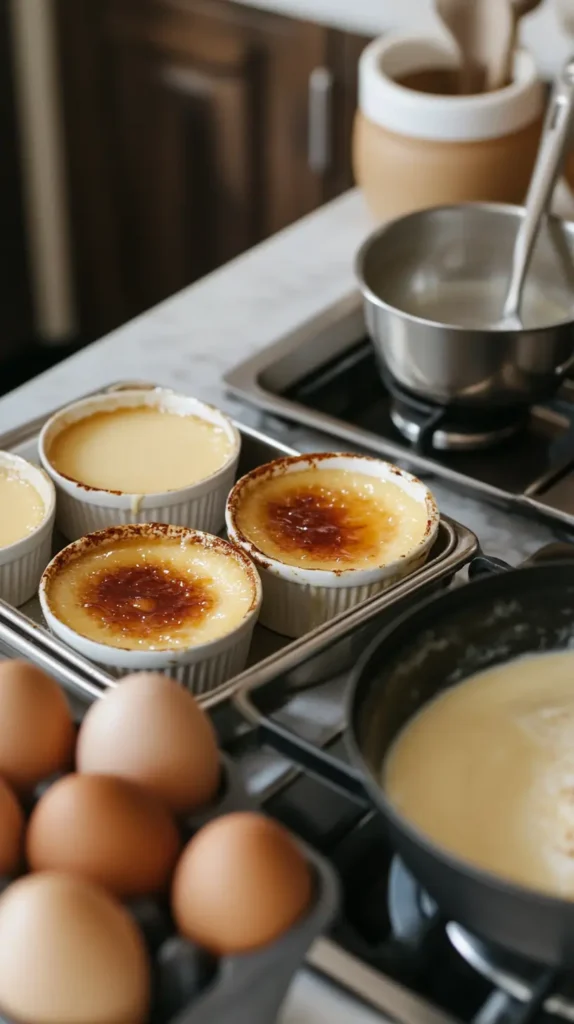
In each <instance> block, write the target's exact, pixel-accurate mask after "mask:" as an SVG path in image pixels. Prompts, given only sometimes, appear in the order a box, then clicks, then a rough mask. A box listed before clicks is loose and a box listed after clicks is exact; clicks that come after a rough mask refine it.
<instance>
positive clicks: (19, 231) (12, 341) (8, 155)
mask: <svg viewBox="0 0 574 1024" xmlns="http://www.w3.org/2000/svg"><path fill="white" fill-rule="evenodd" d="M13 70H14V69H13V66H12V53H11V33H10V17H9V4H8V0H0V153H1V159H0V360H1V359H2V358H3V357H4V356H6V355H8V354H10V353H12V352H14V351H19V350H20V351H21V349H22V346H23V345H26V344H27V343H28V342H30V341H31V340H32V338H33V335H34V323H33V308H32V295H31V289H30V280H29V267H28V255H27V247H26V225H25V217H24V207H23V196H22V185H21V182H22V168H21V159H20V138H19V134H18V127H17V116H16V97H15V92H14V76H13ZM2 391H3V387H2V380H1V372H0V394H1V393H2Z"/></svg>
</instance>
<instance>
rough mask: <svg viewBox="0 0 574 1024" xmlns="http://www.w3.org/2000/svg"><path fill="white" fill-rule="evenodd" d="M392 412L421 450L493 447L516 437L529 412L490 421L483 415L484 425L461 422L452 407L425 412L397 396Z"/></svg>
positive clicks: (396, 425) (396, 423)
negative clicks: (454, 415) (523, 414)
mask: <svg viewBox="0 0 574 1024" xmlns="http://www.w3.org/2000/svg"><path fill="white" fill-rule="evenodd" d="M389 414H390V417H391V420H392V422H393V424H394V426H395V427H396V428H397V430H398V431H399V433H400V434H402V435H403V437H405V438H406V439H407V441H410V443H411V444H412V445H414V446H415V447H416V448H418V449H419V450H421V451H422V450H425V451H426V450H430V449H434V450H436V451H479V450H480V449H484V448H492V447H494V446H495V445H497V444H500V443H501V442H502V441H506V440H508V438H510V437H514V435H515V434H517V433H519V431H520V430H522V428H523V426H524V424H525V422H526V416H521V417H519V418H516V417H515V416H513V417H512V418H511V417H509V415H508V414H507V413H505V414H504V416H494V418H491V419H489V421H488V423H487V422H486V421H485V420H484V417H483V418H482V425H480V424H479V422H477V421H476V420H475V421H474V422H473V420H470V421H468V422H466V423H465V421H464V420H463V419H461V420H460V422H457V418H455V417H453V416H452V411H449V410H448V409H440V408H438V409H437V410H436V411H435V410H433V411H432V412H430V413H427V414H425V413H422V414H421V413H420V412H418V411H417V410H416V409H414V408H412V406H411V404H410V402H409V403H406V402H404V401H403V400H401V399H396V398H395V399H394V400H393V403H392V405H391V408H390V413H389ZM439 424H440V425H439Z"/></svg>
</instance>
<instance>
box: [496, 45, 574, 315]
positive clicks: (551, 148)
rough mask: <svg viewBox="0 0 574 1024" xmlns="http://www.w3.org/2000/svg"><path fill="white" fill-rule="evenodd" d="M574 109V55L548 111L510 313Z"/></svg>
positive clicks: (514, 307)
mask: <svg viewBox="0 0 574 1024" xmlns="http://www.w3.org/2000/svg"><path fill="white" fill-rule="evenodd" d="M573 108H574V57H572V58H570V60H569V61H568V62H567V63H566V64H565V66H564V68H563V69H562V73H561V75H560V76H559V78H558V80H557V82H556V85H555V86H554V90H553V92H552V96H551V99H550V104H549V107H548V112H547V114H546V119H545V122H544V128H543V131H542V139H541V142H540V150H539V153H538V157H537V159H536V166H535V168H534V173H533V175H532V180H531V182H530V187H529V189H528V195H527V197H526V203H525V207H526V209H525V213H524V217H523V218H522V222H521V224H520V227H519V229H518V236H517V239H516V243H515V248H514V257H513V263H512V275H511V282H510V286H509V289H508V294H507V297H506V303H505V315H506V316H512V315H514V314H516V313H517V312H518V310H519V308H520V297H521V294H522V288H523V286H524V278H525V276H526V272H527V270H528V267H529V264H530V259H531V257H532V252H533V249H534V245H535V243H536V239H537V236H538V231H539V228H540V219H541V217H542V215H543V214H544V213H545V212H546V209H547V207H548V203H549V201H550V199H551V197H552V192H553V189H554V185H555V183H556V178H557V177H558V172H559V170H560V166H561V163H562V157H563V154H564V149H565V146H566V141H567V139H568V133H569V129H570V123H571V121H572V110H573Z"/></svg>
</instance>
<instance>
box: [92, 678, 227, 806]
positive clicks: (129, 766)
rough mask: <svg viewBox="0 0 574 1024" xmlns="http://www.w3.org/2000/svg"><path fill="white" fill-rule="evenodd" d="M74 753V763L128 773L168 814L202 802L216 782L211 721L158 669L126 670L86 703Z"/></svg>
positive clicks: (101, 770)
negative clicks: (99, 696)
mask: <svg viewBox="0 0 574 1024" xmlns="http://www.w3.org/2000/svg"><path fill="white" fill-rule="evenodd" d="M76 758H77V767H78V771H80V772H95V773H98V774H99V773H103V774H106V775H121V776H123V777H124V778H127V779H133V780H134V781H135V782H139V783H140V784H141V785H142V786H145V787H146V788H147V789H149V790H150V792H152V793H155V794H156V796H158V797H160V799H161V800H163V801H164V802H165V803H166V804H167V805H168V807H170V808H171V809H172V810H173V811H174V812H175V813H176V814H183V813H186V812H189V811H194V810H196V809H197V808H199V807H202V806H204V805H205V804H208V803H210V801H211V800H213V799H214V797H215V796H216V794H217V790H218V786H219V779H220V771H221V769H220V762H219V751H218V749H217V741H216V738H215V732H214V729H213V726H212V724H211V721H210V720H209V718H208V717H207V715H204V713H203V712H202V710H201V709H200V708H199V706H198V705H197V704H196V702H195V700H194V699H193V697H192V696H191V694H190V693H189V692H188V691H187V690H184V689H183V687H181V686H179V685H178V684H177V683H175V682H174V681H173V680H172V679H169V678H168V677H167V676H162V675H159V673H153V672H142V673H141V674H140V675H131V676H126V677H125V678H124V679H123V680H122V682H121V683H120V684H119V686H117V687H116V689H114V690H111V691H110V692H109V693H107V694H106V696H105V697H104V698H103V699H102V700H100V701H98V702H97V703H95V704H92V706H91V708H90V709H89V711H88V713H87V715H86V717H85V719H84V721H83V723H82V727H81V729H80V735H79V738H78V746H77V752H76Z"/></svg>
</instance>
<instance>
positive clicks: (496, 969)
mask: <svg viewBox="0 0 574 1024" xmlns="http://www.w3.org/2000/svg"><path fill="white" fill-rule="evenodd" d="M404 870H406V869H404ZM446 932H447V935H448V937H449V939H450V941H451V942H452V944H453V946H454V948H455V949H456V951H457V953H460V955H461V956H462V957H463V958H464V959H465V960H466V962H467V963H468V964H470V965H471V967H474V968H475V970H477V971H478V972H479V973H480V974H482V976H483V977H484V978H487V979H488V981H491V982H493V984H494V985H496V987H497V988H498V989H500V990H501V991H503V992H506V994H507V995H509V996H512V998H513V999H516V1000H518V1002H520V1003H527V1002H528V1001H529V1000H530V999H532V997H533V995H534V993H535V990H536V987H537V985H538V983H539V980H540V974H541V970H543V968H542V969H541V968H540V967H539V966H537V965H536V964H532V963H529V962H528V961H527V960H522V959H521V958H520V957H518V956H514V955H513V954H512V953H507V952H506V951H505V950H503V949H500V948H499V947H497V946H492V945H490V943H488V944H487V943H486V942H482V940H481V939H477V938H476V937H475V936H474V935H471V934H470V932H467V931H466V929H464V928H461V927H460V925H458V924H456V923H455V922H454V921H450V922H449V923H448V924H447V926H446ZM561 989H562V991H561V992H556V993H553V994H552V995H549V996H548V997H547V998H546V1000H545V1001H544V1010H545V1011H546V1013H550V1014H554V1016H556V1017H561V1018H562V1019H563V1020H569V1021H574V979H569V980H568V981H567V982H566V983H565V984H563V985H561Z"/></svg>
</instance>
